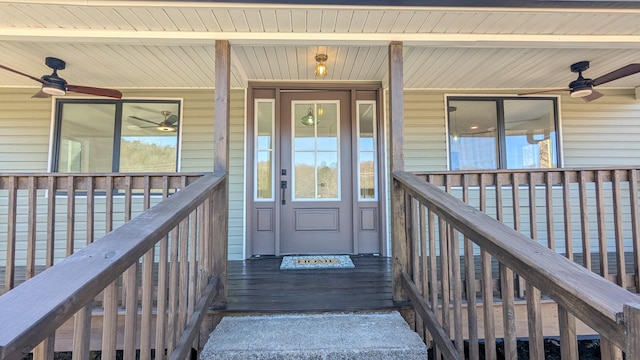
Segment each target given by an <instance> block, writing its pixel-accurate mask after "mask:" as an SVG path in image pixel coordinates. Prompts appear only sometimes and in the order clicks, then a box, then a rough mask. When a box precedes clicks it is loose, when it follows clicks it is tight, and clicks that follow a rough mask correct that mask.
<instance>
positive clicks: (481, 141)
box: [447, 97, 559, 170]
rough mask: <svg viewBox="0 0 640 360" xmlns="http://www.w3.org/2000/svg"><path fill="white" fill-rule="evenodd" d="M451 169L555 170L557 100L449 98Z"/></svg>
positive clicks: (556, 157) (556, 162)
mask: <svg viewBox="0 0 640 360" xmlns="http://www.w3.org/2000/svg"><path fill="white" fill-rule="evenodd" d="M447 113H448V132H449V162H450V169H451V170H478V169H535V168H555V167H558V161H559V160H558V159H559V153H558V134H557V130H556V129H557V113H558V112H557V99H555V98H509V97H500V98H493V97H448V98H447Z"/></svg>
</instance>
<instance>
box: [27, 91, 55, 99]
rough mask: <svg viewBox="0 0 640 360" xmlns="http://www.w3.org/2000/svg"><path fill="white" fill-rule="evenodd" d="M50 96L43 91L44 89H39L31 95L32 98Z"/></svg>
mask: <svg viewBox="0 0 640 360" xmlns="http://www.w3.org/2000/svg"><path fill="white" fill-rule="evenodd" d="M49 97H51V95H49V94H47V93H45V92H44V91H42V89H40V90H39V91H38V92H37V93H35V94H33V96H32V97H31V98H32V99H46V98H49Z"/></svg>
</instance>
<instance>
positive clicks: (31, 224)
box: [25, 176, 38, 280]
mask: <svg viewBox="0 0 640 360" xmlns="http://www.w3.org/2000/svg"><path fill="white" fill-rule="evenodd" d="M36 181H37V178H36V177H35V176H29V185H28V187H29V189H28V192H29V194H28V196H29V199H28V203H29V205H28V207H29V210H28V220H27V221H28V224H27V268H26V274H25V280H29V279H31V278H32V277H33V276H35V274H36V230H37V216H38V200H37V198H38V189H37V184H36Z"/></svg>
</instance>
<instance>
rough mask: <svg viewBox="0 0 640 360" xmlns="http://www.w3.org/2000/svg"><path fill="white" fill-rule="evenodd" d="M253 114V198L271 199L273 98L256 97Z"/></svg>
mask: <svg viewBox="0 0 640 360" xmlns="http://www.w3.org/2000/svg"><path fill="white" fill-rule="evenodd" d="M255 116H256V118H255V129H256V130H255V133H256V139H255V157H256V159H255V162H254V163H255V169H254V174H255V186H254V188H255V192H256V193H255V199H256V200H258V201H260V200H263V201H266V200H273V199H274V187H273V179H274V164H273V146H274V141H273V134H274V124H275V121H274V120H275V100H273V99H257V100H256V111H255Z"/></svg>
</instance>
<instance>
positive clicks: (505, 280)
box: [500, 263, 518, 360]
mask: <svg viewBox="0 0 640 360" xmlns="http://www.w3.org/2000/svg"><path fill="white" fill-rule="evenodd" d="M500 293H501V294H502V325H503V328H504V358H505V359H512V360H515V359H517V358H518V346H517V339H516V319H515V317H516V309H515V304H514V289H513V270H511V269H509V268H507V267H506V266H505V265H503V264H502V263H500Z"/></svg>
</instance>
